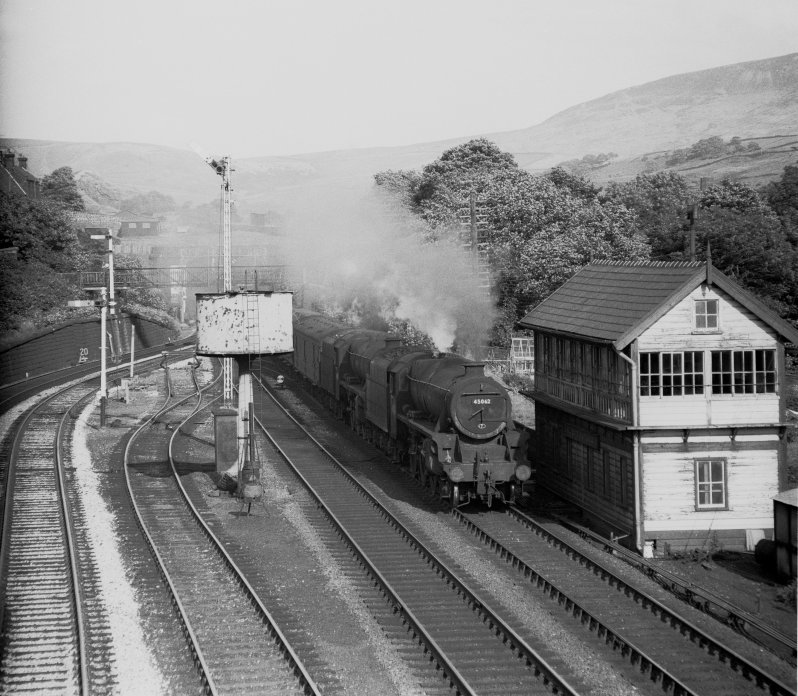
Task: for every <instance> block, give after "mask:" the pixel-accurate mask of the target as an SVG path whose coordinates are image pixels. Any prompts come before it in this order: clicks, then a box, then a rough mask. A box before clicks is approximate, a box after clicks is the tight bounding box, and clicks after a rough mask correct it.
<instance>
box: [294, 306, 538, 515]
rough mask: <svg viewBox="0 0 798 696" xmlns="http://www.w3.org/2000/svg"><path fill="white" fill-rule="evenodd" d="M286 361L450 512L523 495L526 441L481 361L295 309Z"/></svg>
mask: <svg viewBox="0 0 798 696" xmlns="http://www.w3.org/2000/svg"><path fill="white" fill-rule="evenodd" d="M292 360H293V365H294V368H295V369H296V370H297V371H298V372H299V373H300V374H301V375H303V376H304V377H305V378H307V379H308V380H309V381H310V383H311V384H313V385H314V386H315V387H316V391H317V393H318V394H319V395H320V396H321V397H322V399H323V400H324V401H325V402H326V405H327V406H328V407H329V408H330V409H331V410H332V411H334V412H335V414H336V415H337V416H338V417H339V418H341V419H343V420H344V421H346V422H347V423H348V424H349V425H350V426H351V427H352V429H353V430H355V431H356V432H357V433H358V434H360V435H361V436H362V437H364V438H365V439H367V440H369V441H370V442H373V443H374V444H375V445H376V446H377V447H379V448H380V449H382V450H384V451H385V452H387V453H388V454H389V456H391V457H392V459H394V460H395V461H397V462H399V463H401V464H402V465H404V466H407V467H409V468H410V470H411V471H412V473H413V475H414V476H415V477H416V478H418V480H419V481H421V483H422V484H423V485H425V486H426V487H428V488H430V489H431V490H433V491H435V492H436V494H438V495H439V496H440V497H441V498H448V499H450V500H451V502H452V504H453V505H455V506H457V505H464V504H466V503H468V502H469V501H470V500H473V499H475V498H479V499H480V500H482V501H483V502H484V503H486V504H487V505H489V506H490V505H491V503H492V502H493V500H502V501H510V502H512V501H513V500H515V499H516V498H517V497H518V496H519V495H521V494H522V493H523V485H524V482H526V481H528V480H529V478H530V476H531V473H532V469H531V466H530V463H529V459H528V454H527V442H528V433H526V431H523V430H519V429H517V428H516V426H515V424H514V422H513V420H512V404H511V402H510V397H509V395H508V393H507V390H506V389H505V388H504V387H503V386H501V385H500V384H499V383H498V382H496V380H494V379H493V378H491V377H488V376H486V375H485V373H484V364H483V363H477V362H473V361H471V360H467V359H465V358H462V357H460V356H455V355H437V354H435V353H432V352H430V351H429V350H426V349H424V348H422V347H419V346H412V345H406V344H402V343H401V342H400V340H399V339H397V338H396V337H394V336H391V335H390V334H387V333H384V332H381V331H372V330H364V329H357V328H351V327H347V326H343V325H341V324H338V323H336V322H335V321H333V320H332V319H330V318H328V317H325V316H323V315H321V314H316V313H314V312H310V311H308V310H301V309H298V310H295V312H294V353H293V357H292Z"/></svg>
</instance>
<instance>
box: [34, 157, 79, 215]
mask: <svg viewBox="0 0 798 696" xmlns="http://www.w3.org/2000/svg"><path fill="white" fill-rule="evenodd" d="M40 192H41V198H42V200H44V201H50V202H53V203H57V204H58V205H59V206H61V207H62V208H65V209H66V210H85V205H84V203H83V198H81V195H80V191H79V190H78V184H77V182H76V181H75V176H74V174H73V173H72V167H59V168H58V169H56V170H54V171H53V172H51V173H50V174H47V175H46V176H45V177H43V178H42V181H41V186H40Z"/></svg>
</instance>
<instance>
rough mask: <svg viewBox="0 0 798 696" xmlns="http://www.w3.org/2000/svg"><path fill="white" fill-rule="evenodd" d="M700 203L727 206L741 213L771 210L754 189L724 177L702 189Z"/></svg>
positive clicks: (713, 206)
mask: <svg viewBox="0 0 798 696" xmlns="http://www.w3.org/2000/svg"><path fill="white" fill-rule="evenodd" d="M699 203H700V204H701V207H702V208H726V209H729V210H736V211H738V212H741V213H744V212H752V211H758V212H761V213H763V214H767V213H769V212H770V211H769V208H768V205H767V203H766V202H765V201H764V200H763V199H762V198H761V197H760V196H759V194H758V193H757V192H756V191H755V190H754V189H752V188H751V187H750V186H746V185H745V184H743V183H741V182H739V181H732V180H731V179H723V180H722V181H721V182H720V183H718V184H713V185H711V186H710V187H709V188H707V189H706V190H705V191H702V193H701V197H700V199H699Z"/></svg>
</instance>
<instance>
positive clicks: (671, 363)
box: [640, 351, 704, 396]
mask: <svg viewBox="0 0 798 696" xmlns="http://www.w3.org/2000/svg"><path fill="white" fill-rule="evenodd" d="M703 393H704V354H703V353H702V352H701V351H684V352H678V353H641V354H640V395H641V396H690V395H693V394H703Z"/></svg>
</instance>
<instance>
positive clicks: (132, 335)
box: [130, 324, 136, 380]
mask: <svg viewBox="0 0 798 696" xmlns="http://www.w3.org/2000/svg"><path fill="white" fill-rule="evenodd" d="M135 361H136V327H135V326H133V324H131V325H130V379H131V380H132V379H133V367H134V365H133V363H134V362H135Z"/></svg>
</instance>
